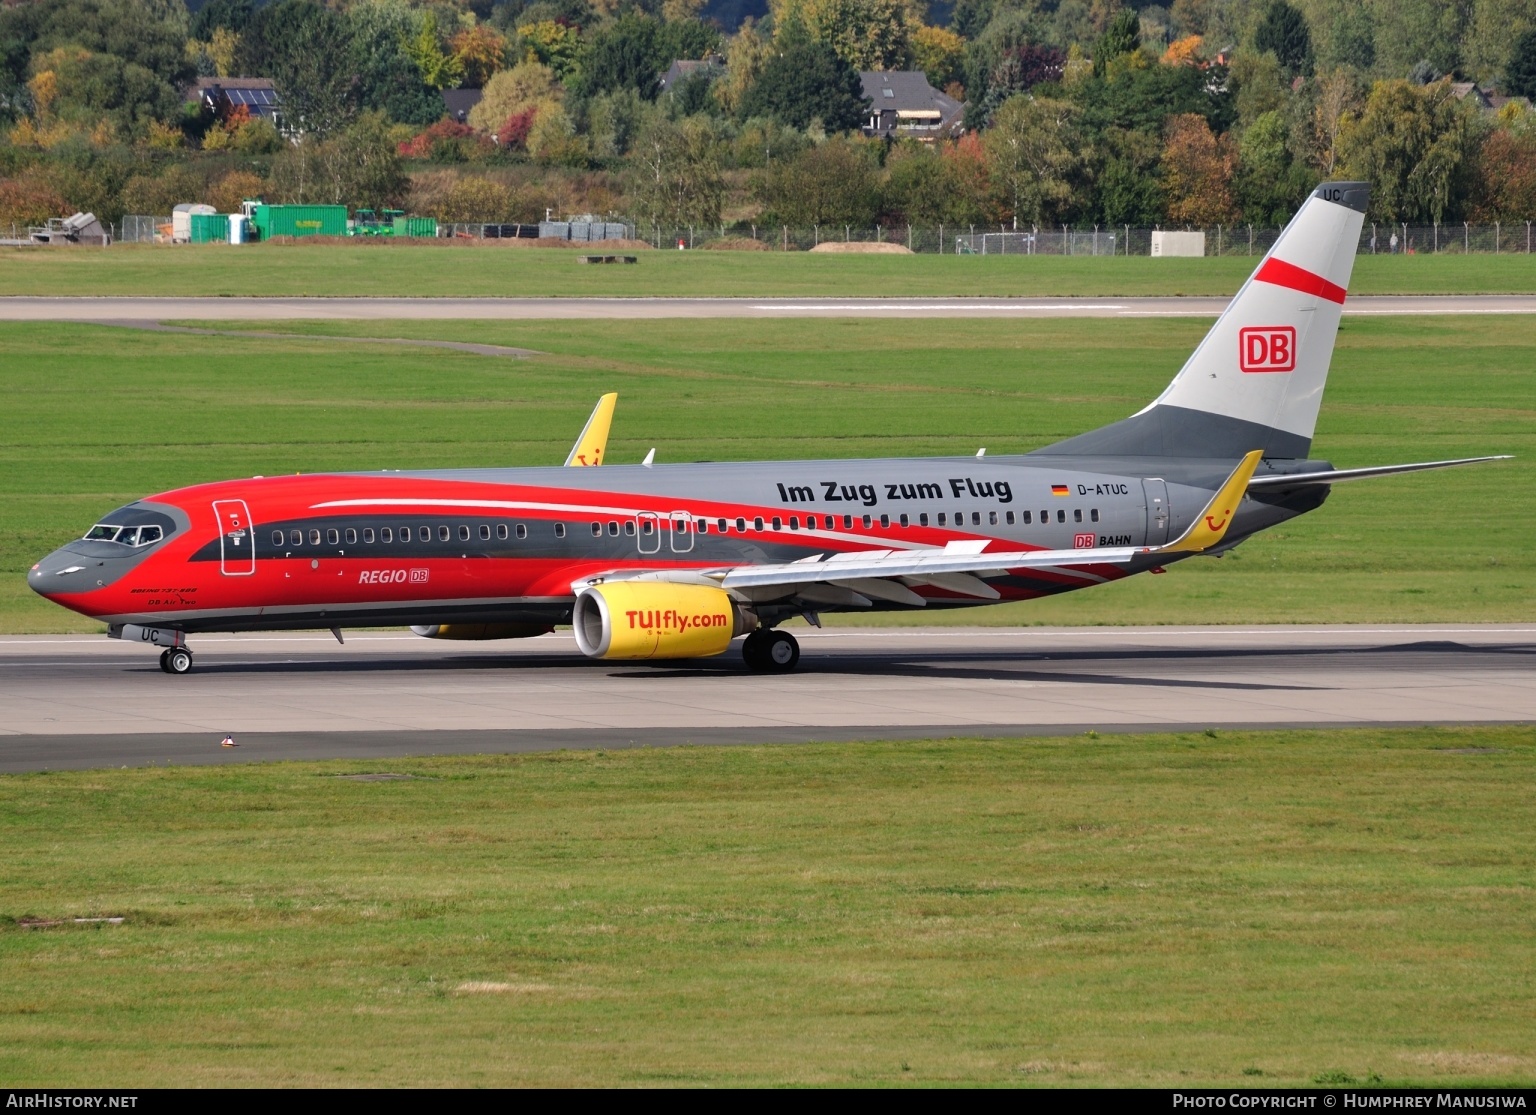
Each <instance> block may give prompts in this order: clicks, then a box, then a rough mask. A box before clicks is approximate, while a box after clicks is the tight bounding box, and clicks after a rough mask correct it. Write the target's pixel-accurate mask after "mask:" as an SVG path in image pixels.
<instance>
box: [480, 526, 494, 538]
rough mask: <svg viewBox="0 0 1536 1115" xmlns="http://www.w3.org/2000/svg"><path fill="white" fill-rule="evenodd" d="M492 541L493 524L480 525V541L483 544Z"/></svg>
mask: <svg viewBox="0 0 1536 1115" xmlns="http://www.w3.org/2000/svg"><path fill="white" fill-rule="evenodd" d="M490 540H491V524H490V523H481V524H480V541H482V542H489V541H490Z"/></svg>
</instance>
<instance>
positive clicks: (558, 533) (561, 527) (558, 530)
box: [555, 523, 565, 538]
mask: <svg viewBox="0 0 1536 1115" xmlns="http://www.w3.org/2000/svg"><path fill="white" fill-rule="evenodd" d="M555 537H556V538H564V537H565V524H564V523H556V524H555Z"/></svg>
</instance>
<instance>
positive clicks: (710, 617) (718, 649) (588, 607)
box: [571, 581, 757, 658]
mask: <svg viewBox="0 0 1536 1115" xmlns="http://www.w3.org/2000/svg"><path fill="white" fill-rule="evenodd" d="M571 623H572V625H573V626H574V627H575V628H576V645H577V646H579V647H580V648H581V653H582V654H585V655H586V656H587V657H588V658H708V657H709V656H710V655H712V654H720V653H722V652H723V651H724V650H725V649H726V648H727V647H729V646H730V645H731V640H732V639H733V638H735V637H736V636H737V635H744V634H746V633H747V632H748V631H751V630H752V629H753V628H754V627H756V626H757V619H756V617H755V616H753V615H752V614H751V613H750V612H744V611H743V610H742V609H741V607H740V606H739V605H738V604H737V603H736V602H735V601H734V600H732V599H731V596H730V594H729V593H728V592H726V591H725V590H724V589H718V588H710V587H709V586H707V585H674V584H667V583H666V582H662V581H611V582H609V583H608V584H603V585H593V586H592V587H591V588H588V589H584V590H583V591H582V593H581V595H579V596H578V597H576V609H575V611H574V612H573V613H572V616H571Z"/></svg>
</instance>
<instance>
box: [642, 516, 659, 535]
mask: <svg viewBox="0 0 1536 1115" xmlns="http://www.w3.org/2000/svg"><path fill="white" fill-rule="evenodd" d="M655 529H656V524H655V523H653V522H651V520H649V519H647V520H645V522H643V523H641V524H640V533H641V534H643V535H645V536H646V537H647V538H649V537H650V536H651V532H652V531H654V530H655Z"/></svg>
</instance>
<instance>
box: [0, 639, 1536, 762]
mask: <svg viewBox="0 0 1536 1115" xmlns="http://www.w3.org/2000/svg"><path fill="white" fill-rule="evenodd" d="M798 634H799V637H800V639H801V646H802V649H803V656H802V659H801V666H800V669H799V670H798V671H797V672H796V673H793V674H789V675H782V676H759V675H751V674H747V673H746V672H745V670H744V669H743V668H742V666H741V664H740V660H739V658H738V657H737V656H736V655H735V654H734V653H732V654H728V655H725V656H722V657H721V658H718V659H710V660H706V661H686V662H659V663H631V662H592V661H588V660H586V659H583V658H581V657H580V655H579V654H578V653H577V652H576V649H575V645H574V642H573V640H572V639H571V637H570V635H569V633H556V634H554V635H548V636H543V637H541V638H538V639H531V640H522V641H515V642H504V643H485V644H474V643H440V642H436V641H432V640H426V639H419V638H417V637H415V636H413V635H410V634H408V633H394V632H369V633H358V634H355V635H353V636H351V637H350V638H349V639H348V642H347V644H346V645H345V646H338V645H337V644H336V643H335V641H334V640H333V639H332V638H331V636H330V635H328V634H296V635H228V636H204V637H199V638H197V639H195V640H193V647H194V650H195V651H196V655H197V659H196V666H195V667H194V670H193V672H192V673H191V674H189V675H186V676H184V677H172V676H168V675H166V674H163V673H161V672H160V670H159V668H158V666H157V665H156V661H155V653H154V651H153V650H152V649H148V648H145V647H141V646H138V645H124V644H122V643H118V642H113V641H110V640H108V639H106V638H104V637H91V636H36V637H19V636H12V637H8V638H4V639H0V726H3V727H0V771H10V772H14V771H28V770H41V769H67V768H88V767H118V766H141V765H149V764H186V763H222V762H252V761H266V760H277V759H301V758H311V759H315V758H374V759H387V758H394V757H401V756H406V755H421V754H449V753H477V752H514V751H538V750H551V749H557V748H599V747H605V748H618V747H635V746H667V745H678V744H721V743H767V742H785V743H789V742H796V741H806V740H858V739H874V738H893V737H895V738H927V737H935V736H973V737H974V736H998V735H1059V734H1076V733H1080V732H1085V731H1089V730H1096V731H1100V732H1126V731H1170V730H1180V731H1185V730H1204V729H1207V728H1245V727H1285V726H1297V727H1300V726H1308V727H1310V726H1327V725H1337V726H1344V725H1393V724H1396V725H1412V724H1475V723H1488V724H1494V723H1506V724H1507V723H1521V724H1533V725H1536V625H1491V626H1475V625H1467V626H1454V625H1439V626H1424V627H1396V626H1389V627H1246V628H1222V627H1204V628H1167V627H1163V628H1054V629H1053V628H1028V629H1022V630H1005V629H988V628H971V629H956V628H950V629H913V628H904V629H890V630H850V629H843V630H840V631H824V632H814V631H805V630H801V631H800V632H799V633H798ZM1533 730H1536V728H1533ZM225 733H232V734H233V736H234V739H235V742H236V743H237V744H238V745H239V746H238V747H236V748H223V747H221V746H220V740H221V738H222V737H223V735H224V734H225Z"/></svg>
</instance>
